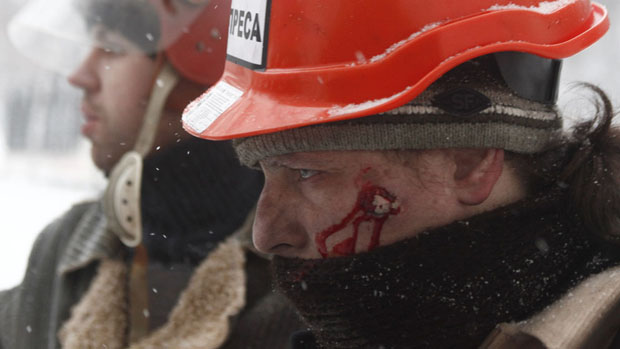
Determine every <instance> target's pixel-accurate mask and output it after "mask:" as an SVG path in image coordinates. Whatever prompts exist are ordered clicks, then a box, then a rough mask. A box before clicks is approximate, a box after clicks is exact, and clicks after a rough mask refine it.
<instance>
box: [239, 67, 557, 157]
mask: <svg viewBox="0 0 620 349" xmlns="http://www.w3.org/2000/svg"><path fill="white" fill-rule="evenodd" d="M494 62H495V61H494V60H493V59H492V58H490V57H489V56H483V57H479V58H477V59H474V60H471V61H467V62H465V63H463V64H461V65H460V66H458V67H456V68H454V69H452V70H451V71H449V72H448V73H446V74H444V75H443V76H442V77H441V78H439V79H438V80H437V81H435V82H434V83H433V84H432V85H430V86H429V87H428V88H427V89H426V90H425V91H424V92H422V93H421V94H420V95H419V96H418V97H416V98H415V99H413V100H412V101H410V102H409V103H407V104H405V105H403V106H400V107H398V108H395V109H392V110H389V111H387V112H384V113H381V114H376V115H370V116H366V117H361V118H357V119H351V120H346V121H339V122H332V123H326V124H320V125H312V126H306V127H301V128H296V129H290V130H285V131H280V132H275V133H270V134H264V135H259V136H253V137H247V138H241V139H238V140H236V141H235V142H234V146H235V149H236V151H237V155H238V156H239V159H240V161H241V162H242V163H243V164H244V165H246V166H250V167H256V166H257V164H258V162H259V161H260V160H262V159H264V158H267V157H270V156H276V155H283V154H288V153H297V152H310V151H329V150H403V149H434V148H501V149H505V150H508V151H513V152H517V153H537V152H540V151H542V150H544V149H545V148H546V147H547V145H548V144H549V143H550V142H551V141H553V140H554V139H556V137H558V135H559V134H560V131H561V128H562V120H561V117H560V115H559V112H558V110H557V108H556V106H555V105H554V104H544V103H540V102H535V101H532V100H529V99H526V98H522V97H519V96H517V95H516V94H515V93H514V92H513V91H512V90H511V89H510V88H509V87H508V86H507V85H506V84H505V83H504V81H503V78H502V77H501V74H500V73H499V70H498V68H497V65H496V64H495V63H494Z"/></svg>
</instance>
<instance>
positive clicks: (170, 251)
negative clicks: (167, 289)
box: [141, 139, 263, 265]
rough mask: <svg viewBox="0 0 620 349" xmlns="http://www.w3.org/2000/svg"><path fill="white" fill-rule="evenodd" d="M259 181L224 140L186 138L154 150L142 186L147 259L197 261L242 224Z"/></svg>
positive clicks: (172, 261) (255, 193) (257, 191)
mask: <svg viewBox="0 0 620 349" xmlns="http://www.w3.org/2000/svg"><path fill="white" fill-rule="evenodd" d="M262 184H263V178H262V174H261V173H260V172H258V171H255V170H250V169H248V168H245V167H242V166H241V165H240V164H239V161H238V160H237V158H236V156H235V154H234V151H233V149H232V147H231V145H230V143H229V142H212V141H206V140H201V139H191V140H189V141H186V142H184V143H179V144H177V145H175V146H173V147H170V148H167V149H165V150H164V149H161V150H158V151H156V152H155V153H154V154H152V155H151V156H149V157H148V158H147V159H146V160H145V161H144V169H143V177H142V188H141V195H142V198H141V203H142V222H143V241H144V245H145V246H146V248H147V250H148V252H149V258H150V259H152V260H154V261H159V262H161V263H164V264H168V263H188V262H189V263H190V264H192V265H196V264H198V263H199V262H200V261H202V260H203V259H204V258H205V257H206V256H207V255H208V253H209V252H210V251H211V250H212V249H213V248H215V247H216V246H217V244H218V243H219V242H220V241H222V240H224V239H225V238H226V237H227V236H229V235H230V234H232V233H233V232H234V231H235V230H236V229H238V228H239V227H240V226H241V224H242V223H243V222H244V221H245V219H246V217H247V215H248V213H249V211H250V210H251V209H252V207H253V206H254V204H255V203H256V200H257V199H258V195H259V194H260V190H261V188H262Z"/></svg>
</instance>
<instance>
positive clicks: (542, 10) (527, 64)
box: [183, 0, 620, 348]
mask: <svg viewBox="0 0 620 349" xmlns="http://www.w3.org/2000/svg"><path fill="white" fill-rule="evenodd" d="M231 7H232V9H231V20H230V21H231V24H230V26H229V37H228V48H227V53H228V56H227V58H228V61H227V63H226V68H225V71H224V74H223V76H222V78H221V79H220V81H219V82H218V83H217V84H215V85H214V86H213V87H211V88H210V89H209V90H208V91H207V92H206V93H205V94H204V95H203V96H201V97H200V98H199V99H198V100H196V101H194V102H192V103H191V104H190V105H189V106H188V108H187V109H186V111H185V112H184V115H183V121H184V125H185V128H186V130H187V131H189V132H190V133H192V134H194V135H196V136H198V137H201V138H207V139H214V140H218V139H234V146H235V149H236V151H237V154H238V156H239V158H240V159H241V161H242V162H243V163H244V164H246V165H247V166H250V167H259V168H260V169H262V171H263V173H264V174H265V185H264V188H263V191H262V193H261V196H260V198H259V203H258V207H257V212H256V218H255V222H254V229H253V240H254V244H255V246H256V248H257V249H258V250H260V251H262V252H265V253H274V254H276V255H277V256H276V257H275V258H274V261H273V269H274V278H275V280H276V283H277V285H278V288H279V289H280V290H281V291H282V292H284V293H285V294H286V295H287V296H288V298H290V299H291V301H292V302H293V304H294V305H295V307H296V308H297V309H298V311H299V313H300V314H301V315H302V317H303V318H304V320H305V321H306V322H307V324H308V326H309V328H310V330H311V334H309V333H306V334H300V335H299V336H298V337H297V338H298V340H299V342H300V343H299V346H300V347H304V348H308V347H312V344H308V343H311V342H313V341H316V342H317V344H318V346H319V347H321V348H323V347H324V348H420V347H428V348H473V347H480V346H482V347H484V348H603V347H608V346H610V345H614V344H615V345H618V343H619V342H618V339H616V342H613V341H614V336H615V335H616V333H617V332H618V329H620V317H619V316H618V309H619V307H620V267H619V265H620V252H619V249H618V247H617V244H616V243H617V242H618V241H619V239H620V230H619V227H620V224H619V223H620V183H619V178H620V131H619V130H618V129H617V128H614V127H612V126H611V120H612V118H613V115H614V111H613V110H612V106H611V104H610V103H609V99H608V98H607V97H606V95H605V94H604V93H603V92H602V91H600V90H599V89H597V88H596V87H593V86H590V87H589V88H590V90H591V91H592V92H593V94H594V95H595V97H596V98H598V104H597V107H598V108H597V110H598V112H597V113H596V115H595V116H594V117H591V118H588V119H587V120H586V121H584V122H583V123H582V124H579V125H577V126H576V127H574V128H573V129H572V130H570V132H567V131H563V129H562V116H561V114H560V112H559V111H558V108H557V106H556V97H557V90H558V77H559V72H560V62H561V61H560V59H562V58H565V57H568V56H571V55H573V54H575V53H577V52H579V51H581V50H582V49H584V48H585V47H587V46H588V45H590V44H591V43H593V42H594V41H596V40H597V39H598V38H600V37H601V36H602V35H603V34H604V33H605V31H606V30H607V28H608V26H609V22H608V20H607V12H606V10H605V9H604V8H603V7H602V6H600V5H598V4H596V3H594V2H590V0H555V1H540V0H517V1H515V0H510V1H504V0H471V1H459V2H454V1H449V0H436V1H426V0H402V1H400V0H394V1H383V2H376V1H371V0H362V1H355V2H351V1H346V0H342V1H340V0H334V1H329V2H319V1H316V2H312V1H292V2H283V1H281V2H271V1H268V0H260V1H247V0H232V5H231ZM248 13H250V15H248ZM250 24H251V26H250ZM255 25H256V26H258V27H259V30H260V35H257V36H253V35H246V32H247V28H254V26H255ZM252 37H255V38H258V37H260V38H261V40H260V41H259V40H256V39H253V38H252ZM301 342H305V344H303V345H302V344H301ZM612 343H614V344H612ZM304 345H305V346H304Z"/></svg>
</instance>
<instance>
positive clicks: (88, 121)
mask: <svg viewBox="0 0 620 349" xmlns="http://www.w3.org/2000/svg"><path fill="white" fill-rule="evenodd" d="M81 110H82V115H83V116H84V123H83V124H82V130H81V131H82V134H83V135H84V136H85V137H89V138H90V137H91V136H92V135H93V133H94V132H95V129H96V127H97V123H98V122H99V115H98V114H97V113H96V112H95V108H93V107H92V106H91V105H90V104H88V103H82V108H81Z"/></svg>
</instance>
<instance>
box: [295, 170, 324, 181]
mask: <svg viewBox="0 0 620 349" xmlns="http://www.w3.org/2000/svg"><path fill="white" fill-rule="evenodd" d="M297 171H298V172H299V178H300V179H308V178H310V177H312V176H314V175H317V174H318V173H319V171H317V170H308V169H305V168H301V169H299V170H297Z"/></svg>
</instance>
